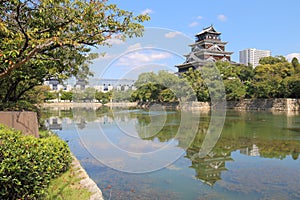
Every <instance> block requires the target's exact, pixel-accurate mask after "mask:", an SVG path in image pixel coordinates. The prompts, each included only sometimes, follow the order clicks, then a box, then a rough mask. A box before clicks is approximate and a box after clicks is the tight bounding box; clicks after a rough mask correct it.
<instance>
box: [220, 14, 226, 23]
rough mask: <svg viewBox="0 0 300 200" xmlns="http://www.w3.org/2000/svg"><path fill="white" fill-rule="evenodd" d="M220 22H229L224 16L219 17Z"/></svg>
mask: <svg viewBox="0 0 300 200" xmlns="http://www.w3.org/2000/svg"><path fill="white" fill-rule="evenodd" d="M218 20H220V21H222V22H225V21H226V20H227V17H226V16H225V15H223V14H220V15H218Z"/></svg>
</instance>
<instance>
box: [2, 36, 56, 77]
mask: <svg viewBox="0 0 300 200" xmlns="http://www.w3.org/2000/svg"><path fill="white" fill-rule="evenodd" d="M52 44H53V41H52V40H51V41H49V42H48V43H46V44H43V45H38V46H37V47H36V48H34V49H33V50H31V51H30V52H29V53H28V54H27V56H26V57H25V58H23V59H22V60H21V61H19V62H17V63H15V64H12V65H10V66H9V67H8V68H7V69H5V70H4V71H3V72H1V73H0V78H3V77H6V76H8V75H9V74H10V72H11V71H12V70H14V69H16V68H18V67H20V66H22V65H23V64H25V63H26V62H27V61H28V60H29V59H30V58H32V57H33V56H34V55H36V54H37V53H38V52H39V51H41V49H43V48H45V47H48V46H51V45H52Z"/></svg>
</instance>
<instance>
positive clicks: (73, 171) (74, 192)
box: [39, 130, 92, 200]
mask: <svg viewBox="0 0 300 200" xmlns="http://www.w3.org/2000/svg"><path fill="white" fill-rule="evenodd" d="M39 134H40V137H41V138H43V137H48V136H50V135H52V134H54V133H53V132H51V131H41V130H40V131H39ZM78 170H79V168H77V167H76V166H74V165H73V164H71V166H70V169H69V170H68V171H66V172H65V173H63V174H62V175H61V176H59V177H58V178H56V179H54V180H52V181H51V182H50V185H49V188H48V191H47V196H46V197H45V199H46V200H77V199H80V200H88V199H89V198H90V196H91V195H92V193H91V192H89V191H88V189H87V188H85V187H83V186H82V185H81V184H80V180H82V179H83V177H84V176H82V174H81V173H82V172H79V171H78Z"/></svg>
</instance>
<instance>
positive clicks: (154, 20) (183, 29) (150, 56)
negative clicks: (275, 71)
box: [92, 0, 300, 78]
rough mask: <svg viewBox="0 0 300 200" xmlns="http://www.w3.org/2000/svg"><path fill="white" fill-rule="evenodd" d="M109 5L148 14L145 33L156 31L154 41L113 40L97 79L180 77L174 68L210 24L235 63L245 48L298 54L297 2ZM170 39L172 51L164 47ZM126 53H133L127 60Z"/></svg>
mask: <svg viewBox="0 0 300 200" xmlns="http://www.w3.org/2000/svg"><path fill="white" fill-rule="evenodd" d="M109 3H115V4H117V5H118V7H119V8H121V9H125V10H129V11H132V12H134V13H135V14H141V13H148V14H149V15H150V17H151V20H150V21H148V22H146V23H144V26H145V27H146V28H147V32H148V30H150V32H151V31H153V30H155V31H154V32H155V33H154V35H155V36H153V37H151V36H150V35H151V34H148V33H146V35H147V36H146V37H144V38H137V39H133V40H128V41H126V42H120V41H116V40H112V42H111V43H112V44H113V47H112V48H110V49H107V48H103V47H101V48H99V49H98V50H97V51H98V52H106V55H105V56H104V57H101V58H100V59H97V60H96V61H95V62H94V64H93V65H92V70H93V71H95V72H96V75H95V76H96V77H104V78H124V77H125V78H126V77H127V76H128V74H126V73H127V72H129V71H132V69H134V71H136V70H137V69H142V68H147V70H148V71H149V70H150V71H151V69H149V68H156V67H157V68H158V69H159V68H168V69H169V68H171V71H172V70H175V71H176V68H174V65H175V64H180V63H182V62H183V61H184V58H183V57H182V54H187V53H188V52H189V47H188V44H190V43H192V42H193V40H194V35H195V34H196V33H198V32H200V31H201V30H202V29H203V28H204V27H208V26H210V25H211V24H213V25H214V27H215V29H216V30H217V31H219V32H222V35H221V38H222V40H223V41H227V42H228V44H227V46H226V50H227V51H231V52H234V54H233V55H232V60H233V61H236V62H238V61H239V51H240V50H243V49H246V48H257V49H268V50H271V52H272V56H276V55H283V56H287V55H289V54H292V53H300V26H299V25H300V21H299V20H300V1H299V0H287V1H281V0H273V1H271V0H260V1H258V0H252V1H243V0H215V1H211V0H206V1H203V0H185V1H174V0H173V1H170V0H160V1H158V0H151V1H150V0H127V1H124V0H112V1H109ZM152 35H153V33H152ZM169 36H170V37H169ZM167 39H170V40H172V43H173V45H172V44H163V45H162V43H164V42H166V41H167ZM166 43H167V42H166ZM145 48H148V49H146V50H145ZM151 48H152V49H151ZM134 49H135V50H134ZM128 50H131V51H132V50H134V51H133V52H131V53H127V54H126V52H128ZM124 53H125V55H123V54H124ZM122 55H123V56H122ZM294 55H298V56H299V55H300V54H294ZM299 57H300V56H299ZM116 58H117V59H116ZM134 58H137V60H135V59H134ZM126 59H127V63H126V62H125V60H126ZM138 62H140V64H138ZM122 65H123V66H122ZM140 66H142V67H140ZM150 66H152V67H150ZM153 66H156V67H153ZM104 68H105V69H104ZM147 70H146V71H147ZM154 71H155V70H154ZM129 77H130V76H128V78H129Z"/></svg>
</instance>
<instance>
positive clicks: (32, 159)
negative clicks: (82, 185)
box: [0, 125, 71, 199]
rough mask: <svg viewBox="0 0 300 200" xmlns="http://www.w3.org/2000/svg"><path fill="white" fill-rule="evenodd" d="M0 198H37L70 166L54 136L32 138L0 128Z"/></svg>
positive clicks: (66, 151) (65, 147)
mask: <svg viewBox="0 0 300 200" xmlns="http://www.w3.org/2000/svg"><path fill="white" fill-rule="evenodd" d="M0 163H1V166H0V199H38V198H41V197H43V195H44V194H45V192H46V190H47V187H48V185H49V182H50V180H51V179H53V178H55V177H57V176H58V175H59V174H61V173H62V172H65V171H66V170H67V169H68V168H69V166H70V163H71V154H70V150H69V147H68V145H67V144H66V143H65V142H64V141H62V140H60V139H59V138H58V137H57V136H54V135H53V136H49V137H46V138H34V137H32V136H24V135H22V134H21V133H20V132H18V131H15V130H13V129H9V128H6V127H4V126H2V125H0Z"/></svg>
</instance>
